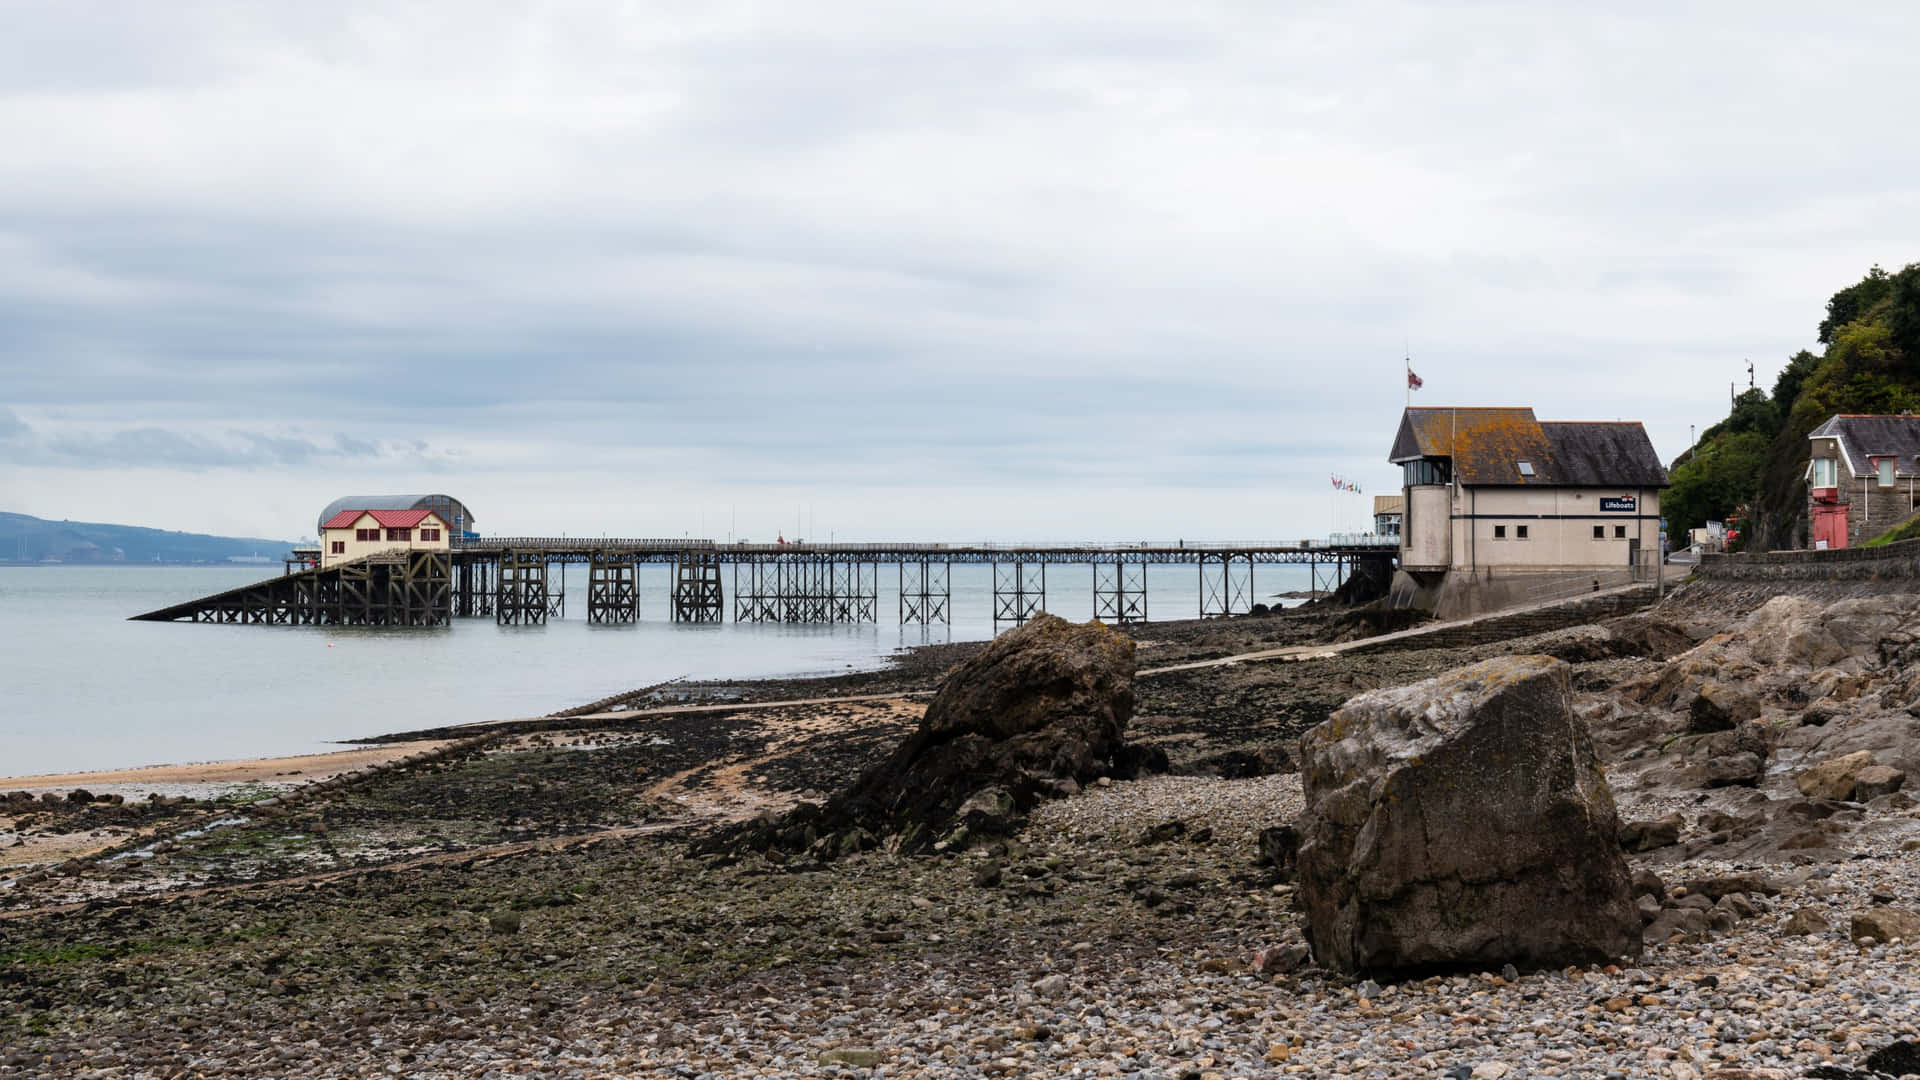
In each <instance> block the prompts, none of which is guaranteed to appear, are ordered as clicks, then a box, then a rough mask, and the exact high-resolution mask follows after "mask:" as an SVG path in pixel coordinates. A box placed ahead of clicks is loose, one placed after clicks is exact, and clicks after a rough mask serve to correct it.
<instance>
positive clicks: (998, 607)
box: [993, 562, 1047, 634]
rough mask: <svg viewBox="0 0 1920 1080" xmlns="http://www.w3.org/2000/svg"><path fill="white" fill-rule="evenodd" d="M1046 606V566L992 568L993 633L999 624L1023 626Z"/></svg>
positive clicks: (1010, 564)
mask: <svg viewBox="0 0 1920 1080" xmlns="http://www.w3.org/2000/svg"><path fill="white" fill-rule="evenodd" d="M1046 606H1047V564H1046V563H1023V562H1012V563H999V562H996V563H994V564H993V632H994V633H996V634H997V633H999V632H1000V624H1001V623H1012V624H1013V625H1015V626H1023V625H1025V624H1026V621H1027V620H1028V619H1031V618H1033V617H1034V616H1035V615H1037V614H1039V613H1040V612H1041V611H1044V610H1046Z"/></svg>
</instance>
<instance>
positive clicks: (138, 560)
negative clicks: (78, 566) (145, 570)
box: [0, 512, 292, 566]
mask: <svg viewBox="0 0 1920 1080" xmlns="http://www.w3.org/2000/svg"><path fill="white" fill-rule="evenodd" d="M291 546H292V542H291V541H287V540H262V539H259V538H254V537H239V536H203V535H201V534H199V533H183V532H169V531H167V530H165V529H143V528H140V527H139V526H137V525H100V524H96V523H93V522H87V521H47V520H45V519H42V518H37V517H29V516H28V515H26V514H8V513H4V512H0V563H13V564H19V563H49V562H51V563H83V564H87V565H104V564H111V563H130V564H140V565H147V566H151V565H153V564H155V563H161V564H174V565H179V564H194V563H201V564H205V563H233V562H252V561H255V560H259V561H262V562H268V561H271V562H278V561H279V560H280V558H281V557H282V556H284V555H285V554H286V553H287V549H288V548H290V547H291Z"/></svg>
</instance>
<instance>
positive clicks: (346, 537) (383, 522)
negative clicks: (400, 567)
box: [320, 509, 453, 568]
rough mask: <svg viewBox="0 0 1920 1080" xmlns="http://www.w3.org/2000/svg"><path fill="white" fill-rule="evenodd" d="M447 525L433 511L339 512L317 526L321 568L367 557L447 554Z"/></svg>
mask: <svg viewBox="0 0 1920 1080" xmlns="http://www.w3.org/2000/svg"><path fill="white" fill-rule="evenodd" d="M452 546H453V540H452V537H451V536H450V535H449V534H448V530H447V523H446V521H445V520H443V519H442V518H441V517H440V515H439V514H436V513H434V512H433V511H432V510H358V509H347V510H341V511H340V512H338V513H336V514H334V515H333V516H332V517H330V518H328V519H327V520H325V521H323V522H321V523H320V565H321V567H323V568H325V567H331V566H338V565H340V564H341V563H344V562H351V561H353V560H354V559H364V558H366V557H367V556H369V555H384V554H389V553H395V552H406V551H447V550H449V549H450V548H451V547H452Z"/></svg>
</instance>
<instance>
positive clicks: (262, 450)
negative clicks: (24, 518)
mask: <svg viewBox="0 0 1920 1080" xmlns="http://www.w3.org/2000/svg"><path fill="white" fill-rule="evenodd" d="M16 423H17V419H16ZM20 436H26V437H24V438H22V437H20ZM5 437H6V433H5V430H4V426H3V425H0V438H5ZM428 453H429V449H428V447H427V446H426V445H425V444H423V443H417V442H409V443H406V444H392V443H388V444H382V443H375V442H369V441H366V440H362V439H351V438H346V437H335V438H333V439H327V440H320V439H312V438H308V437H306V436H303V435H295V434H284V433H264V432H256V431H243V430H227V431H224V432H221V433H219V434H217V435H203V434H195V433H188V432H183V431H176V430H172V429H169V428H161V427H153V426H142V427H131V428H120V429H118V430H112V431H105V432H101V431H92V430H70V431H61V432H54V433H43V432H37V431H35V430H33V429H30V428H28V427H27V426H26V425H25V424H24V423H21V424H19V425H18V432H17V433H16V435H15V437H12V438H10V439H9V440H8V444H7V445H6V446H5V447H4V448H0V462H12V463H15V464H21V465H40V466H64V467H70V468H83V469H125V468H136V469H138V468H145V469H185V470H190V471H198V470H204V469H215V468H219V469H268V468H277V467H286V466H300V465H307V464H312V463H315V462H318V461H325V460H331V461H336V462H351V461H381V460H386V461H394V460H402V459H405V460H409V461H412V460H415V459H418V460H421V461H424V460H425V459H426V455H427V454H428Z"/></svg>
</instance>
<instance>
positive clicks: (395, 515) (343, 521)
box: [320, 510, 436, 529]
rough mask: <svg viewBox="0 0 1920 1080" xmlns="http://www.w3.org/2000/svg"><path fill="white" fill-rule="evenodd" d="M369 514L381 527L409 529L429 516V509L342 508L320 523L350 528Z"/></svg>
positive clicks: (430, 513) (331, 527)
mask: <svg viewBox="0 0 1920 1080" xmlns="http://www.w3.org/2000/svg"><path fill="white" fill-rule="evenodd" d="M369 515H370V516H371V517H372V518H373V520H375V521H377V522H379V523H380V527H381V528H383V529H411V528H413V527H414V526H415V525H418V524H420V523H421V522H422V521H424V520H426V519H427V518H429V517H434V516H436V515H435V514H434V512H433V511H431V510H342V511H340V512H339V513H337V514H335V515H333V516H332V517H330V518H328V519H327V520H326V521H324V522H322V523H321V524H320V527H321V528H323V529H351V528H353V523H354V522H356V521H359V520H360V519H361V517H363V516H369Z"/></svg>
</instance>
